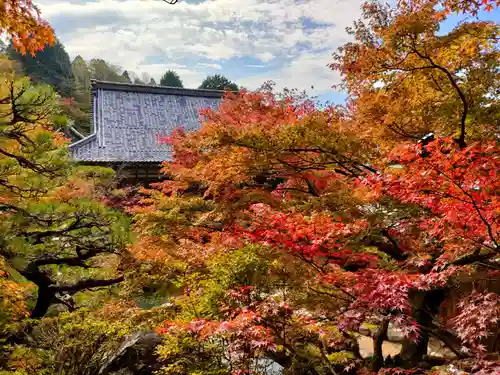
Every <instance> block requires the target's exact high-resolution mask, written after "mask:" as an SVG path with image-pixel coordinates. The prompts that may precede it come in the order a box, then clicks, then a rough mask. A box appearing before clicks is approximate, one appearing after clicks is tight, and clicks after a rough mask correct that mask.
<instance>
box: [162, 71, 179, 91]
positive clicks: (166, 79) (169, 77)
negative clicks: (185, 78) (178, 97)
mask: <svg viewBox="0 0 500 375" xmlns="http://www.w3.org/2000/svg"><path fill="white" fill-rule="evenodd" d="M160 85H161V86H170V87H181V88H183V87H184V85H183V84H182V80H181V77H179V74H177V73H176V72H174V71H173V70H167V71H166V72H165V74H164V75H163V76H162V77H161V80H160Z"/></svg>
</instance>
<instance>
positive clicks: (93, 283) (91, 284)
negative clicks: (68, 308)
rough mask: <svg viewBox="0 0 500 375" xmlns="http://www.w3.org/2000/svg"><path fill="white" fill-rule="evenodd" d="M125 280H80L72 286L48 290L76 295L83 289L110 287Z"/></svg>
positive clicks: (119, 277) (120, 277)
mask: <svg viewBox="0 0 500 375" xmlns="http://www.w3.org/2000/svg"><path fill="white" fill-rule="evenodd" d="M124 280H125V277H123V275H122V276H118V277H116V278H114V279H109V280H96V279H88V280H82V281H79V282H77V283H75V284H73V285H59V286H58V285H51V286H50V289H51V290H53V291H55V292H68V293H77V292H80V291H82V290H85V289H92V288H100V287H103V286H110V285H114V284H118V283H121V282H122V281H124Z"/></svg>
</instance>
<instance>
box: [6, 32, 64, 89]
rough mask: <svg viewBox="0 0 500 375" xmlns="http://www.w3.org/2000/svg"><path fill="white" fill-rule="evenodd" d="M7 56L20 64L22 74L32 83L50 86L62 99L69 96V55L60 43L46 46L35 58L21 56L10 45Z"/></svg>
mask: <svg viewBox="0 0 500 375" xmlns="http://www.w3.org/2000/svg"><path fill="white" fill-rule="evenodd" d="M8 54H9V57H10V58H11V59H13V60H16V61H19V62H20V63H21V65H22V67H23V70H24V72H25V73H26V74H27V75H29V76H30V77H31V78H32V79H33V81H34V82H37V83H41V82H43V83H46V84H48V85H51V86H53V87H54V88H55V89H56V91H57V92H58V93H59V94H60V95H62V96H64V97H70V96H71V91H72V90H71V86H72V82H73V72H72V69H71V62H70V59H69V55H68V53H67V52H66V50H65V49H64V46H63V44H62V43H61V42H60V41H56V43H54V45H52V46H46V47H45V48H44V49H43V50H42V51H39V52H37V53H36V55H35V56H32V55H30V54H26V55H23V54H21V53H19V52H18V51H17V50H16V49H15V48H14V47H13V46H12V45H10V46H9V48H8Z"/></svg>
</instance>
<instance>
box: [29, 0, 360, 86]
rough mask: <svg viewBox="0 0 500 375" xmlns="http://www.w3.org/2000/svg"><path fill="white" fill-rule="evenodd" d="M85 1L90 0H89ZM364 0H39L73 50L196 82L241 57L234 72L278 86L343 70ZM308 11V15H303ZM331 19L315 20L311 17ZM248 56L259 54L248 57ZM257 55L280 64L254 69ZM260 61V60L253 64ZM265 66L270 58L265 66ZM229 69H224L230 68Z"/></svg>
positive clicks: (240, 78)
mask: <svg viewBox="0 0 500 375" xmlns="http://www.w3.org/2000/svg"><path fill="white" fill-rule="evenodd" d="M82 1H83V0H82ZM361 2H362V0H303V1H301V2H300V3H299V2H298V1H296V0H206V1H204V2H201V3H199V4H193V3H188V2H186V1H180V2H179V3H177V4H176V5H168V4H166V3H165V2H163V1H158V0H100V1H93V2H87V3H82V2H77V1H76V0H71V2H67V1H63V0H39V1H38V4H39V5H40V8H41V10H42V17H44V18H46V19H47V20H48V21H49V22H51V23H52V24H53V25H54V27H55V29H56V32H57V34H58V37H59V38H60V39H61V40H62V42H63V43H64V44H65V46H66V49H67V51H68V53H69V54H70V55H71V56H76V55H78V54H79V55H82V56H83V57H84V58H93V57H99V58H103V59H105V60H107V61H110V62H112V63H114V64H117V65H120V66H122V67H123V68H125V69H128V70H133V71H137V72H142V71H146V72H148V73H149V74H151V75H152V76H153V77H155V79H159V77H160V76H161V75H162V74H163V73H164V71H165V70H166V69H175V70H176V71H177V72H178V73H179V74H180V75H181V78H182V79H183V81H184V83H185V85H186V86H187V87H196V86H198V85H199V83H200V82H201V80H202V79H203V77H204V76H206V75H207V74H210V72H211V71H213V69H217V70H220V69H221V68H222V67H221V63H222V62H227V61H228V60H230V59H233V58H239V59H242V60H238V61H241V66H239V67H236V68H235V67H234V66H232V67H231V71H230V72H236V73H233V74H230V75H228V78H229V79H231V80H235V81H236V82H237V83H239V84H242V85H244V86H247V87H258V86H260V84H261V83H262V81H263V80H264V78H265V79H273V80H275V81H276V82H277V83H278V85H279V86H288V87H297V88H300V89H305V88H309V87H310V86H311V85H313V86H315V88H316V90H315V91H318V92H319V91H320V90H328V89H329V88H330V87H331V85H332V84H334V83H336V82H338V80H339V76H338V74H335V73H333V72H331V71H329V70H328V68H327V67H326V65H327V64H328V63H329V62H331V53H332V52H333V51H334V50H335V49H336V48H337V47H338V46H339V45H341V44H343V43H345V42H346V41H347V40H348V35H347V34H346V32H345V31H344V30H345V27H347V26H350V25H351V24H352V22H353V21H354V20H355V19H356V18H358V17H359V15H360V10H359V8H360V4H361ZM304 19H306V20H307V23H304ZM314 24H316V25H326V26H325V27H319V26H317V27H311V25H314ZM246 57H250V58H252V60H250V61H245V58H246ZM255 59H257V60H258V61H260V62H262V63H267V62H270V61H272V62H273V65H272V66H273V68H274V69H275V70H274V71H273V72H270V73H266V74H259V75H253V76H249V75H250V74H252V73H253V70H248V69H245V65H246V66H248V67H252V65H258V61H257V64H253V63H254V62H255ZM253 67H256V66H253ZM263 67H264V66H263ZM224 73H225V72H224V70H223V71H222V74H224Z"/></svg>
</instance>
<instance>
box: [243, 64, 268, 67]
mask: <svg viewBox="0 0 500 375" xmlns="http://www.w3.org/2000/svg"><path fill="white" fill-rule="evenodd" d="M243 66H244V67H245V68H265V67H267V65H254V64H249V65H243Z"/></svg>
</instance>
